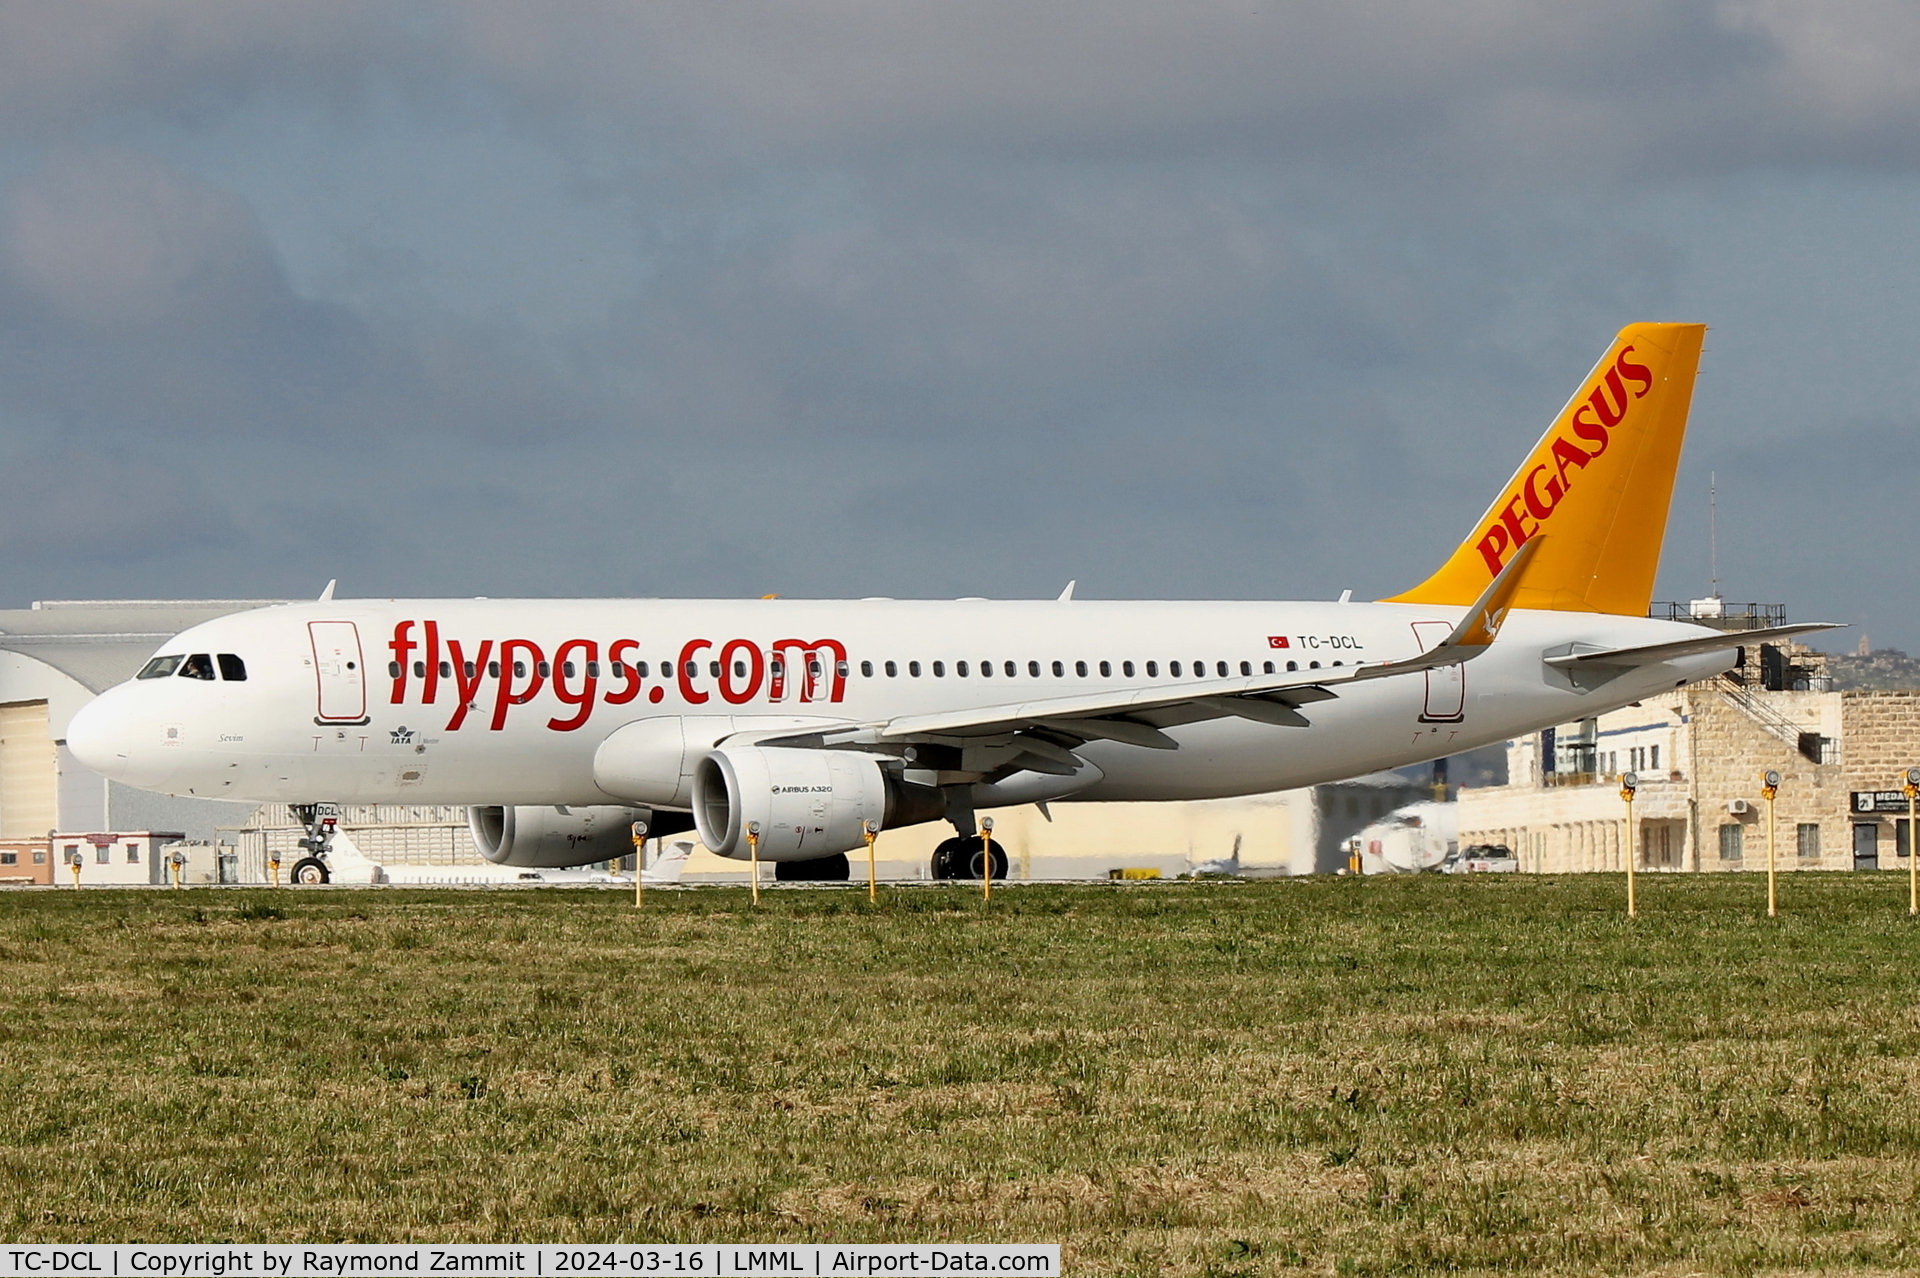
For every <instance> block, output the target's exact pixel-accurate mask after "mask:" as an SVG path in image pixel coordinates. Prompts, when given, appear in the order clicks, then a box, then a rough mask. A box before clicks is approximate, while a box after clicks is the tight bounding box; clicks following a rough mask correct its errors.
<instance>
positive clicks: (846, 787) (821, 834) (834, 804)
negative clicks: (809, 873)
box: [693, 745, 945, 861]
mask: <svg viewBox="0 0 1920 1278" xmlns="http://www.w3.org/2000/svg"><path fill="white" fill-rule="evenodd" d="M944 810H945V805H944V802H943V800H942V799H941V796H940V792H939V791H938V790H935V789H932V788H931V787H927V786H917V785H907V784H905V783H903V782H901V781H899V780H898V779H896V778H894V777H890V776H889V775H887V772H886V769H885V768H884V767H882V766H881V763H880V760H879V759H877V758H875V757H874V756H872V755H865V754H855V753H851V752H848V751H845V750H800V749H790V748H787V747H784V746H753V745H739V746H722V747H720V748H719V749H717V750H715V751H713V752H712V753H711V754H709V755H707V756H706V757H705V758H703V759H701V760H700V762H699V763H698V764H697V765H696V766H695V768H694V772H693V819H694V822H695V824H696V825H697V827H698V829H699V831H700V842H702V843H704V844H705V845H706V846H707V847H708V848H709V849H711V850H712V851H714V852H717V853H719V854H720V855H721V856H726V857H735V858H739V859H745V858H746V857H747V856H748V855H749V854H750V853H749V849H748V846H747V827H748V826H749V825H751V824H753V823H754V822H756V821H757V822H759V825H760V846H759V850H758V855H759V857H760V859H761V860H763V861H811V860H813V859H814V858H816V857H823V856H832V855H833V854H834V853H836V852H851V851H852V850H853V849H855V848H858V847H864V846H865V844H866V838H865V835H864V833H863V832H862V830H861V824H862V823H863V822H866V821H873V822H876V823H878V824H879V825H880V826H882V827H883V828H887V829H891V828H893V827H894V826H896V825H913V824H916V823H918V822H921V821H931V820H935V819H937V818H938V817H939V816H940V815H941V814H942V813H943V812H944Z"/></svg>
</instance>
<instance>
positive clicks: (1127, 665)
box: [1120, 661, 1133, 679]
mask: <svg viewBox="0 0 1920 1278" xmlns="http://www.w3.org/2000/svg"><path fill="white" fill-rule="evenodd" d="M1120 673H1121V674H1123V675H1125V676H1126V677H1127V678H1129V679H1131V678H1133V663H1132V662H1131V661H1123V662H1121V663H1120Z"/></svg>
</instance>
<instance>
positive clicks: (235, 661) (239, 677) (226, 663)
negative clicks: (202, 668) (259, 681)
mask: <svg viewBox="0 0 1920 1278" xmlns="http://www.w3.org/2000/svg"><path fill="white" fill-rule="evenodd" d="M219 661H220V677H221V678H222V679H225V680H226V681H227V682H228V683H245V682H246V681H247V663H246V662H244V661H242V660H240V658H239V656H238V654H236V653H231V652H223V653H221V654H220V657H219Z"/></svg>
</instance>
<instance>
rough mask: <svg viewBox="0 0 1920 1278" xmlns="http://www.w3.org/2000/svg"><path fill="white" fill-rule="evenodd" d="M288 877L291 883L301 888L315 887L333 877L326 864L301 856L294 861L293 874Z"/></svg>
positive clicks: (329, 880) (317, 859)
mask: <svg viewBox="0 0 1920 1278" xmlns="http://www.w3.org/2000/svg"><path fill="white" fill-rule="evenodd" d="M288 877H289V879H290V881H291V882H293V883H296V884H298V885H299V886H301V887H317V886H318V885H320V884H322V883H328V882H331V881H332V879H333V875H332V874H331V873H329V872H328V870H327V863H326V862H325V861H322V860H321V859H320V858H319V857H314V856H303V857H301V858H300V859H299V860H298V861H295V862H294V863H293V873H292V874H291V875H290V876H288Z"/></svg>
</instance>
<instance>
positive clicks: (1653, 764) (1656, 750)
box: [1647, 746, 1660, 772]
mask: <svg viewBox="0 0 1920 1278" xmlns="http://www.w3.org/2000/svg"><path fill="white" fill-rule="evenodd" d="M1647 766H1648V767H1649V768H1651V769H1653V770H1654V771H1655V772H1658V771H1659V770H1660V747H1659V746H1648V747H1647Z"/></svg>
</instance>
